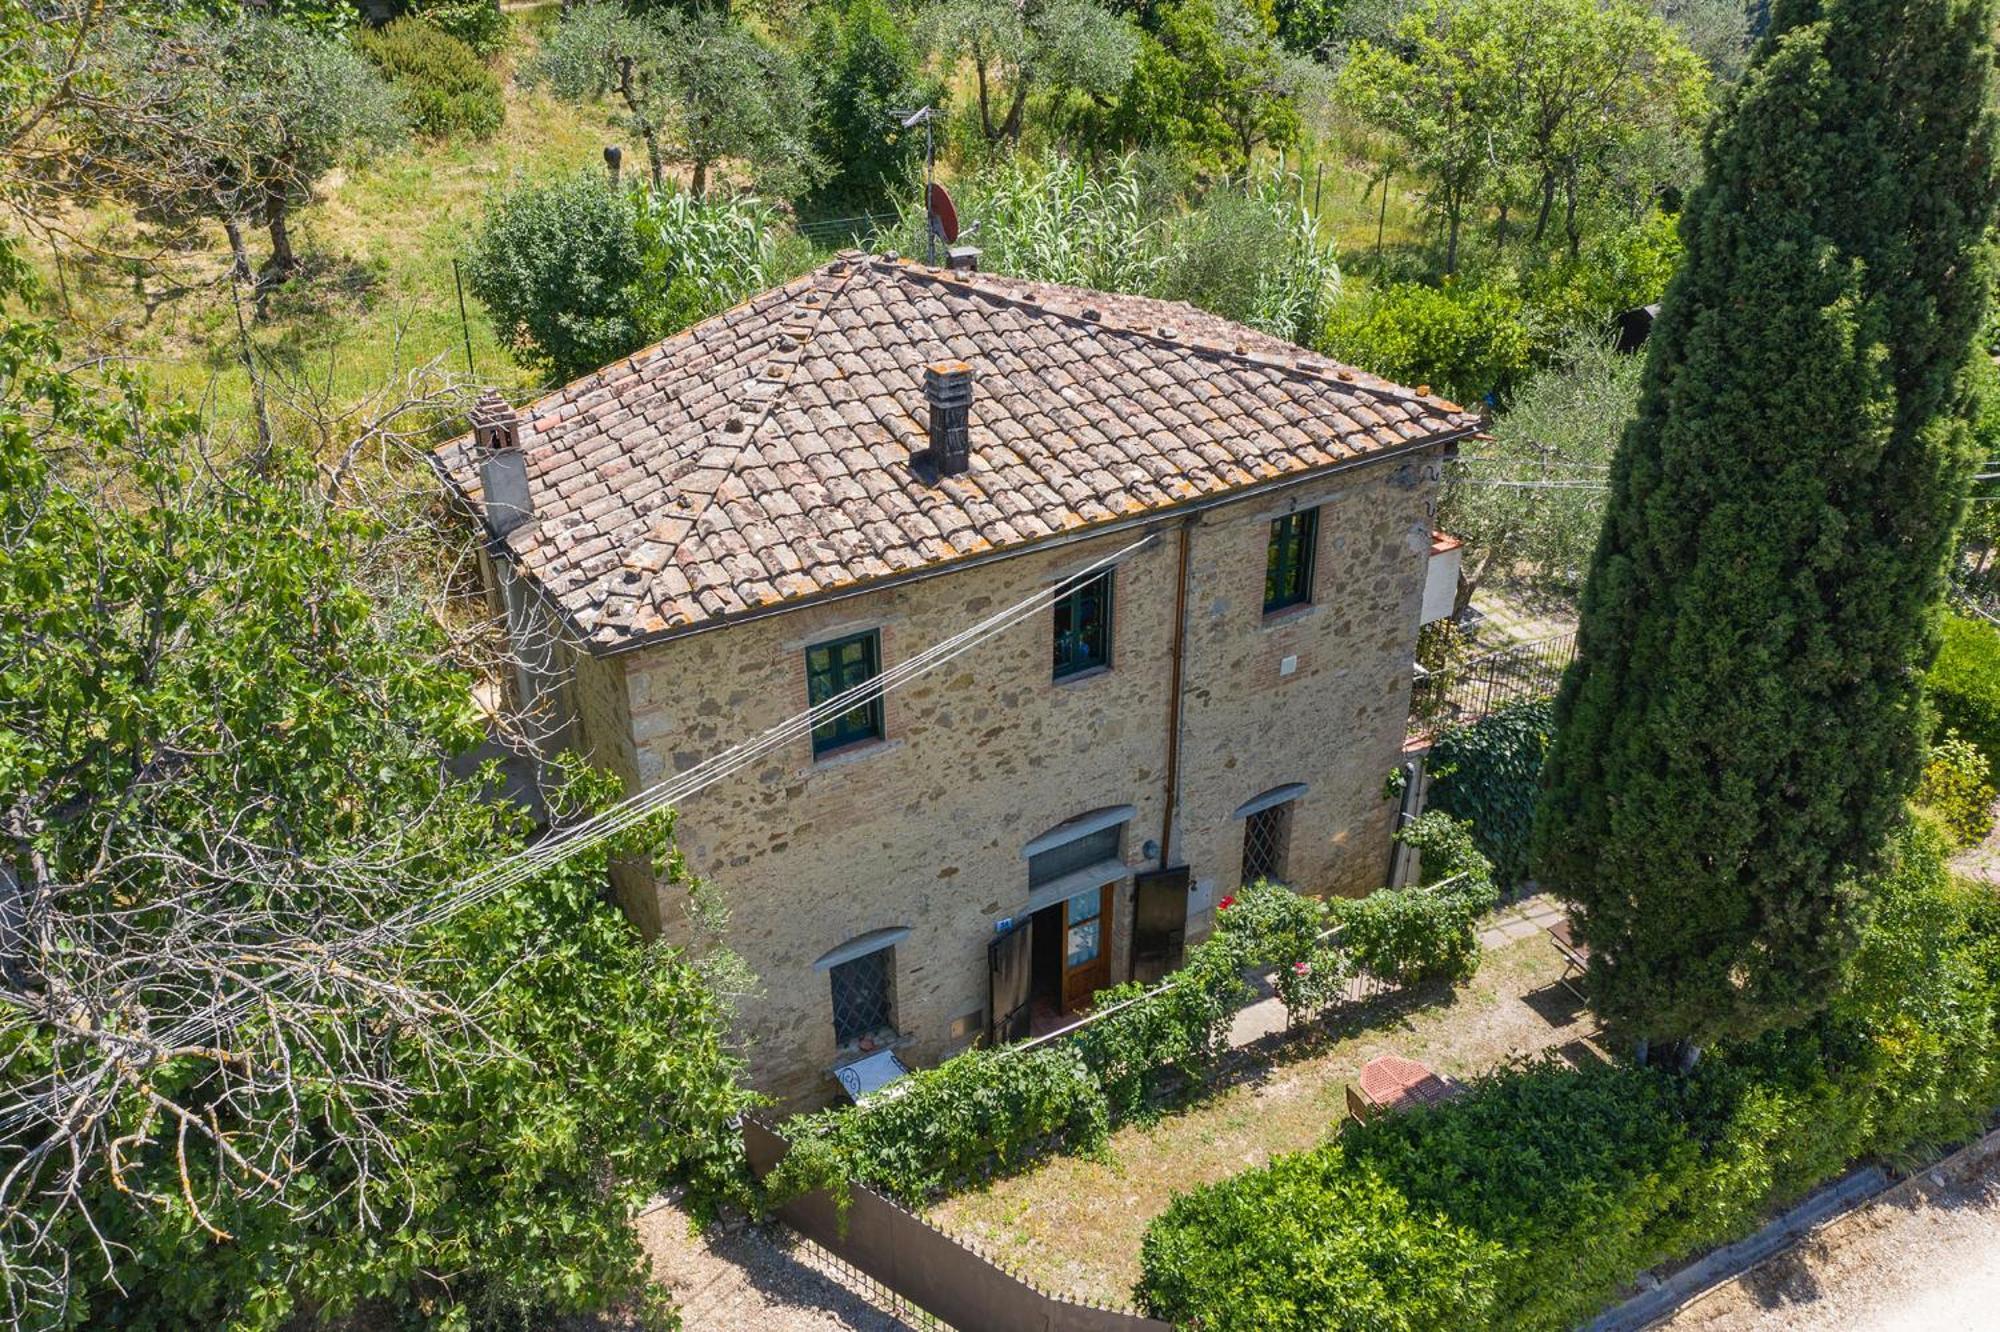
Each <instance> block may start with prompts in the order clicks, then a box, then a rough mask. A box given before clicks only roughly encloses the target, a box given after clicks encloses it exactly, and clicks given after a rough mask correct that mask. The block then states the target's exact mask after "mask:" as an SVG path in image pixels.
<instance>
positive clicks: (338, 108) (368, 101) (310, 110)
mask: <svg viewBox="0 0 2000 1332" xmlns="http://www.w3.org/2000/svg"><path fill="white" fill-rule="evenodd" d="M195 40H196V43H197V50H196V53H195V54H196V58H197V59H201V60H204V61H210V62H213V63H212V65H211V67H212V68H214V69H215V70H216V71H217V73H218V75H219V77H220V80H221V82H222V84H223V85H224V87H226V88H228V89H231V90H233V92H234V94H235V97H234V99H233V104H232V105H230V106H229V107H228V109H227V110H226V111H225V112H224V114H223V118H222V119H221V120H220V121H219V122H218V123H216V124H214V125H212V126H210V127H208V128H207V131H206V132H207V133H209V134H210V135H213V136H214V137H216V138H218V139H219V140H220V142H221V144H222V147H223V149H224V152H225V153H226V154H227V158H226V160H227V161H228V162H229V163H230V165H231V168H232V169H233V170H236V171H238V172H240V173H241V177H242V180H243V182H244V194H245V196H246V197H247V198H248V200H249V201H250V202H251V203H252V205H253V207H254V209H255V210H256V211H255V216H256V217H257V219H258V220H259V221H260V222H262V223H263V225H264V229H265V231H266V233H268V234H269V236H270V238H271V258H270V261H269V262H268V263H267V264H266V266H265V272H266V274H267V275H273V276H279V277H282V276H284V275H286V274H289V273H291V272H292V271H294V270H295V269H296V268H297V267H298V256H297V255H296V254H295V253H294V251H293V248H292V238H291V230H290V218H291V214H292V212H293V211H294V210H295V209H298V208H300V207H302V206H304V205H305V204H307V203H309V202H311V200H312V195H313V189H314V188H315V187H316V186H317V185H318V183H319V181H320V179H321V177H323V176H325V175H326V173H327V172H329V171H331V170H333V168H334V167H336V166H340V165H342V164H343V163H349V162H353V161H355V160H356V159H358V158H361V157H364V156H366V155H367V154H368V153H370V152H372V151H376V150H380V149H384V148H389V147H393V146H395V145H396V144H398V143H400V142H402V141H403V139H404V137H405V136H406V134H407V129H406V126H405V123H404V120H403V116H402V113H401V112H400V111H399V110H398V109H397V106H396V101H395V96H394V94H393V93H391V92H390V90H389V86H388V85H387V84H386V83H385V82H383V80H382V78H381V77H380V76H379V75H377V74H376V73H375V71H374V69H373V68H371V67H370V66H369V64H368V62H367V61H365V60H363V59H362V58H361V57H360V56H359V55H357V54H356V53H355V51H354V48H353V47H351V46H349V45H348V44H347V43H346V42H344V41H340V40H336V39H334V38H332V37H326V36H321V35H318V34H311V33H301V32H299V31H298V30H296V29H294V28H292V27H290V26H289V25H287V24H284V23H282V22H279V21H277V20H275V19H267V18H259V17H255V16H246V17H245V18H243V19H242V20H240V21H238V22H237V23H234V24H231V25H228V26H226V27H224V26H218V27H214V28H207V29H202V30H199V32H198V33H197V34H196V37H195Z"/></svg>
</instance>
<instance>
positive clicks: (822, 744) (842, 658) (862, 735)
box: [806, 629, 882, 758]
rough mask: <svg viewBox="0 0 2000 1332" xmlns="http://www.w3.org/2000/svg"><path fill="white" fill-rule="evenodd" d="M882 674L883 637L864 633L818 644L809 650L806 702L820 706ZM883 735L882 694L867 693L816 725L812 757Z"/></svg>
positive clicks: (872, 632)
mask: <svg viewBox="0 0 2000 1332" xmlns="http://www.w3.org/2000/svg"><path fill="white" fill-rule="evenodd" d="M881 673H882V640H881V638H880V636H879V635H878V634H877V633H876V632H875V631H874V630H873V629H870V630H868V631H867V632H865V633H859V634H850V635H848V636H847V637H846V638H836V639H834V640H833V641H832V642H830V643H815V644H814V645H813V646H811V647H809V648H807V649H806V701H807V702H809V703H811V704H812V706H814V707H818V706H819V705H820V704H822V703H824V702H826V701H827V700H828V699H830V698H833V697H835V696H836V695H839V694H841V693H844V692H845V691H847V690H849V689H852V688H854V687H855V686H856V685H859V684H865V683H867V682H868V681H870V680H872V679H874V678H875V677H876V676H877V675H880V674H881ZM881 738H882V695H881V694H880V693H874V694H868V695H865V696H863V698H862V699H861V700H860V701H859V702H857V703H856V704H855V705H854V706H853V707H851V708H849V709H847V710H846V711H845V712H840V713H836V714H834V715H833V716H831V717H826V718H823V719H822V720H821V721H820V723H819V725H817V726H815V727H813V733H812V739H813V757H814V758H818V757H819V756H820V755H821V754H825V753H828V752H830V751H832V750H835V749H839V748H841V747H842V746H844V745H852V744H856V743H859V742H860V741H863V740H879V739H881Z"/></svg>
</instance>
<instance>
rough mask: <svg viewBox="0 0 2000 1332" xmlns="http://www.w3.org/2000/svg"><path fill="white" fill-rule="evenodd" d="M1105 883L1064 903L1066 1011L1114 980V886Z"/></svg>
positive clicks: (1078, 1006)
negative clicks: (1112, 960)
mask: <svg viewBox="0 0 2000 1332" xmlns="http://www.w3.org/2000/svg"><path fill="white" fill-rule="evenodd" d="M1116 886H1117V885H1116V884H1109V883H1107V884H1105V885H1104V886H1103V887H1102V888H1092V889H1089V890H1088V891H1085V892H1081V893H1078V894H1077V895H1076V896H1075V897H1072V898H1070V899H1069V900H1068V901H1066V902H1064V903H1063V915H1062V919H1063V940H1062V948H1063V972H1062V1011H1063V1012H1065V1013H1074V1012H1076V1011H1077V1010H1078V1009H1080V1008H1084V1007H1086V1006H1088V1005H1089V1003H1090V996H1091V995H1093V994H1096V993H1097V992H1098V991H1099V990H1101V989H1104V988H1105V987H1106V986H1107V985H1109V984H1110V983H1111V928H1110V926H1111V890H1112V889H1113V888H1114V887H1116Z"/></svg>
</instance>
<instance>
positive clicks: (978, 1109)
mask: <svg viewBox="0 0 2000 1332" xmlns="http://www.w3.org/2000/svg"><path fill="white" fill-rule="evenodd" d="M1410 832H1411V833H1412V834H1414V835H1416V836H1418V837H1423V838H1428V839H1429V842H1428V845H1427V848H1426V850H1425V864H1426V872H1427V873H1430V872H1432V870H1433V869H1435V870H1436V872H1437V873H1438V874H1439V876H1440V877H1445V876H1446V875H1447V874H1451V873H1457V875H1458V877H1456V878H1455V880H1454V882H1453V883H1452V884H1450V885H1448V886H1447V887H1445V888H1443V889H1442V890H1426V889H1406V890H1403V891H1399V892H1388V891H1384V892H1380V893H1376V894H1374V895H1373V896H1371V897H1368V898H1364V899H1361V900H1359V901H1355V902H1345V901H1343V902H1339V903H1336V904H1334V905H1333V906H1332V907H1329V906H1327V905H1326V904H1324V903H1321V902H1319V901H1317V900H1315V899H1313V898H1308V897H1302V896H1300V895H1299V894H1297V893H1294V892H1293V891H1292V890H1291V889H1289V888H1286V887H1284V886H1283V885H1281V884H1270V883H1256V884H1252V885H1250V886H1249V887H1247V888H1244V889H1243V890H1241V892H1240V893H1238V894H1237V895H1236V896H1234V897H1230V898H1225V899H1223V902H1222V904H1221V909H1220V910H1219V911H1218V912H1217V917H1216V920H1217V927H1216V931H1215V933H1214V934H1213V935H1211V936H1210V937H1209V938H1207V939H1205V940H1203V941H1202V942H1201V943H1199V944H1197V945H1196V946H1195V947H1194V948H1192V949H1190V950H1189V951H1188V957H1187V962H1186V964H1185V965H1184V966H1182V968H1181V969H1180V970H1179V971H1178V972H1176V973H1175V974H1174V978H1173V980H1174V983H1173V984H1172V985H1171V986H1169V987H1168V988H1166V989H1164V990H1162V991H1161V992H1160V993H1158V994H1155V995H1153V996H1152V997H1151V998H1148V999H1145V1000H1144V1001H1142V1002H1137V1003H1128V1001H1130V1000H1135V999H1138V998H1139V996H1141V995H1143V994H1145V993H1146V990H1147V987H1146V986H1143V985H1140V984H1137V983H1128V984H1125V985H1120V986H1116V987H1114V988H1112V989H1109V990H1102V991H1099V992H1098V994H1097V996H1096V1003H1097V1006H1098V1007H1099V1008H1100V1009H1110V1008H1112V1007H1113V1006H1115V1005H1119V1004H1126V1005H1127V1006H1126V1007H1124V1008H1121V1009H1119V1010H1118V1011H1117V1012H1113V1013H1110V1014H1109V1016H1106V1017H1104V1018H1101V1019H1099V1020H1098V1021H1096V1022H1093V1023H1091V1024H1089V1025H1088V1026H1086V1027H1084V1028H1082V1029H1081V1030H1079V1031H1078V1032H1077V1033H1076V1034H1075V1035H1073V1036H1068V1037H1065V1038H1062V1039H1060V1040H1057V1041H1053V1042H1051V1043H1049V1044H1046V1045H1041V1046H1037V1047H1035V1048H1034V1049H1031V1050H1026V1051H1012V1050H1009V1049H1006V1048H1000V1049H991V1048H979V1049H972V1050H967V1051H966V1052H964V1053H963V1054H959V1055H955V1056H954V1057H952V1058H950V1059H948V1060H946V1061H945V1062H944V1063H942V1064H939V1065H938V1066H937V1067H935V1068H928V1069H923V1070H921V1071H918V1072H915V1073H912V1074H910V1075H909V1076H908V1077H906V1078H904V1079H902V1080H901V1081H899V1082H898V1083H897V1084H896V1088H895V1090H894V1091H893V1092H891V1093H889V1094H886V1095H880V1096H877V1097H875V1098H873V1099H871V1100H870V1101H869V1102H868V1103H867V1104H866V1105H863V1106H837V1107H834V1108H832V1109H829V1110H822V1111H819V1112H817V1113H814V1114H809V1115H799V1116H796V1117H794V1118H792V1119H790V1120H788V1121H786V1123H785V1125H784V1128H783V1132H784V1134H785V1136H786V1137H787V1138H788V1139H789V1140H790V1141H791V1144H792V1148H791V1151H790V1152H789V1153H788V1154H787V1155H786V1157H785V1159H784V1161H783V1162H781V1163H780V1164H779V1166H778V1168H777V1169H776V1170H775V1171H773V1172H772V1174H771V1175H770V1176H769V1178H768V1179H766V1181H765V1187H766V1192H767V1194H768V1196H769V1197H770V1198H771V1199H772V1200H773V1201H783V1200H784V1199H786V1198H793V1197H797V1196H798V1195H800V1194H802V1193H805V1192H808V1191H810V1190H812V1189H815V1188H826V1189H829V1190H831V1191H832V1192H833V1193H834V1195H835V1196H836V1197H842V1198H844V1196H845V1194H846V1188H847V1185H848V1184H849V1183H851V1182H855V1181H859V1182H862V1183H866V1184H868V1185H870V1186H871V1187H874V1188H876V1189H879V1190H881V1191H882V1192H884V1193H887V1194H890V1195H891V1196H893V1197H896V1198H900V1199H902V1200H903V1201H905V1202H907V1203H911V1204H916V1203H919V1202H921V1201H923V1200H924V1199H926V1198H929V1197H931V1196H934V1195H936V1194H938V1193H941V1192H944V1191H947V1190H950V1189H954V1188H958V1187H961V1186H963V1185H965V1184H968V1183H971V1182H974V1181H976V1180H979V1179H982V1178H987V1177H990V1176H992V1175H994V1174H996V1173H999V1172H1004V1171H1007V1170H1011V1169H1013V1168H1015V1167H1017V1166H1018V1165H1020V1164H1021V1163H1022V1162H1024V1161H1025V1160H1027V1159H1028V1157H1029V1156H1030V1155H1032V1154H1035V1153H1039V1152H1042V1151H1045V1150H1049V1149H1052V1148H1054V1149H1061V1150H1066V1151H1091V1150H1094V1149H1095V1148H1097V1147H1098V1146H1100V1145H1101V1144H1102V1143H1103V1141H1104V1138H1105V1135H1106V1134H1107V1133H1108V1132H1109V1130H1110V1127H1111V1125H1112V1124H1114V1123H1117V1122H1121V1121H1125V1120H1130V1119H1134V1118H1139V1117H1142V1116H1144V1115H1146V1114H1148V1113H1150V1110H1151V1107H1152V1106H1153V1104H1154V1103H1155V1101H1156V1097H1155V1093H1156V1092H1157V1091H1159V1090H1160V1088H1161V1085H1162V1083H1163V1080H1164V1079H1166V1078H1168V1077H1170V1076H1173V1075H1175V1074H1180V1075H1186V1076H1199V1075H1200V1074H1201V1072H1202V1071H1203V1070H1204V1069H1205V1068H1207V1067H1208V1066H1209V1065H1210V1064H1212V1063H1213V1062H1214V1061H1215V1060H1216V1059H1217V1058H1219V1057H1220V1056H1221V1055H1222V1054H1223V1053H1224V1052H1225V1051H1226V1050H1227V1049H1228V1043H1229V1028H1230V1024H1231V1022H1232V1020H1233V1019H1234V1018H1235V1016H1236V1013H1237V1011H1238V1010H1239V1009H1240V1008H1242V1006H1243V1005H1244V1004H1245V1003H1246V1002H1247V1001H1248V1000H1249V999H1250V997H1251V994H1252V990H1251V988H1250V985H1249V983H1248V982H1247V981H1246V980H1245V973H1246V971H1248V970H1250V969H1252V968H1256V969H1259V970H1263V969H1270V970H1275V971H1276V973H1277V975H1278V992H1279V996H1280V998H1281V999H1282V1000H1283V1001H1284V1003H1285V1007H1286V1011H1287V1013H1288V1015H1289V1016H1290V1017H1291V1018H1292V1020H1294V1021H1298V1020H1300V1019H1302V1018H1305V1017H1309V1016H1311V1015H1313V1014H1315V1013H1318V1012H1320V1011H1323V1010H1324V1009H1325V1008H1327V1007H1329V1006H1330V1005H1331V1004H1332V1003H1333V1002H1334V1001H1335V1000H1336V999H1337V998H1338V997H1339V995H1340V993H1341V986H1340V982H1341V981H1343V980H1345V978H1346V976H1347V974H1348V972H1349V971H1350V970H1351V968H1352V967H1353V966H1354V965H1357V964H1360V965H1365V966H1366V967H1367V968H1368V970H1369V971H1370V972H1371V973H1373V974H1374V975H1376V976H1377V977H1379V978H1380V979H1382V980H1386V981H1392V982H1397V981H1401V982H1408V983H1416V982H1418V981H1424V980H1433V979H1441V978H1443V979H1454V980H1456V979H1462V978H1464V977H1466V976H1469V975H1471V973H1472V971H1473V970H1474V969H1475V968H1476V967H1477V965H1478V939H1477V933H1476V928H1475V921H1476V920H1477V917H1478V915H1479V913H1480V912H1481V911H1483V910H1485V908H1486V907H1487V906H1490V905H1491V904H1492V900H1493V894H1492V881H1491V873H1490V870H1491V867H1490V866H1489V865H1487V863H1486V862H1485V861H1484V860H1483V859H1482V858H1480V857H1479V855H1478V853H1477V852H1476V851H1475V850H1473V849H1472V847H1471V843H1470V840H1469V838H1467V837H1466V835H1465V832H1464V830H1463V828H1462V827H1457V828H1454V826H1453V825H1451V824H1450V822H1449V820H1446V819H1444V817H1443V816H1441V815H1426V816H1425V818H1424V819H1420V820H1418V821H1417V823H1416V824H1413V825H1412V828H1411V830H1410ZM1433 862H1434V863H1433ZM1457 867H1462V869H1463V871H1464V872H1463V873H1458V868H1457ZM1330 920H1331V921H1334V922H1337V923H1340V924H1341V925H1343V926H1344V927H1345V928H1344V929H1343V931H1342V934H1341V936H1340V938H1339V939H1338V940H1337V941H1336V942H1335V943H1334V944H1327V943H1322V942H1321V941H1320V940H1319V938H1318V936H1319V935H1320V934H1321V933H1323V932H1324V930H1325V929H1326V927H1327V924H1328V922H1329V921H1330ZM1350 940H1352V941H1353V942H1352V943H1350ZM1350 952H1352V954H1353V956H1352V958H1351V959H1350V957H1349V953H1350Z"/></svg>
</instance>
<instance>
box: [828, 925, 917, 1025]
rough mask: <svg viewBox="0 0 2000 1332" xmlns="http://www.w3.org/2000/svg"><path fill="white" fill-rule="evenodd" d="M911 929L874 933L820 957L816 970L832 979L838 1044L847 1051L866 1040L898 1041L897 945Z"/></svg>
mask: <svg viewBox="0 0 2000 1332" xmlns="http://www.w3.org/2000/svg"><path fill="white" fill-rule="evenodd" d="M909 935H910V927H909V926H907V925H893V926H890V927H888V928H886V929H880V930H870V931H869V932H868V933H866V934H862V935H857V936H855V937H854V938H852V939H849V940H848V941H847V942H846V943H844V944H842V945H840V947H838V948H830V949H828V950H827V951H826V952H825V953H822V954H821V955H820V958H819V960H818V961H816V962H814V963H813V968H814V969H815V970H818V971H824V972H826V973H827V978H828V982H829V984H830V985H831V986H832V990H833V995H832V998H833V1041H834V1044H835V1045H838V1046H841V1047H842V1048H847V1047H850V1046H855V1045H859V1044H860V1043H861V1042H862V1041H863V1040H874V1041H875V1042H877V1043H879V1044H886V1043H887V1042H889V1041H892V1040H894V1039H895V1038H896V945H897V944H898V943H900V942H902V941H903V940H904V939H906V938H908V937H909Z"/></svg>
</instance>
